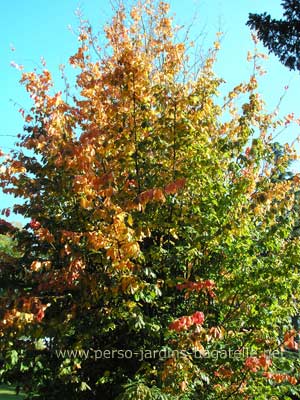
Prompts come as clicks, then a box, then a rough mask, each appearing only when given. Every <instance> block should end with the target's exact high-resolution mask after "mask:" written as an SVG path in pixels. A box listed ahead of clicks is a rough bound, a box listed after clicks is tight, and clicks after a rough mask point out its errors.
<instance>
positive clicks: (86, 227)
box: [0, 1, 300, 400]
mask: <svg viewBox="0 0 300 400" xmlns="http://www.w3.org/2000/svg"><path fill="white" fill-rule="evenodd" d="M168 10H169V6H168V4H166V3H163V2H161V3H159V4H158V6H157V7H154V6H153V5H151V2H150V1H149V2H145V3H143V4H138V5H137V6H135V7H133V8H132V9H131V10H126V9H125V8H124V7H123V6H121V7H120V8H119V9H118V10H117V12H116V14H115V16H114V18H113V20H112V22H111V24H109V25H107V27H106V29H105V35H106V39H107V46H106V47H105V48H104V49H100V48H99V46H98V44H97V38H96V37H95V36H94V35H93V31H92V29H91V27H90V26H89V25H88V23H86V22H84V21H83V22H82V24H81V26H80V30H79V37H78V39H79V47H78V50H77V52H76V54H75V55H74V56H72V57H71V58H70V60H69V61H70V64H71V66H73V67H74V68H76V69H77V70H78V72H77V80H76V86H75V88H72V95H71V93H70V90H67V92H66V95H67V96H66V100H63V98H62V93H61V92H57V91H56V92H55V91H54V92H53V90H52V87H53V82H52V80H51V74H50V72H49V71H48V70H47V69H46V67H45V66H44V67H43V70H42V71H41V72H37V71H33V72H25V73H24V74H23V75H22V78H21V83H22V84H24V85H25V87H26V89H27V91H28V92H29V94H30V97H31V99H32V100H33V106H32V108H31V110H30V111H29V112H28V113H25V112H24V118H25V122H26V127H25V132H24V135H23V136H22V138H21V139H20V143H19V150H18V151H15V152H13V153H12V154H11V155H10V156H7V157H6V158H5V159H3V162H2V165H1V185H2V188H3V191H4V192H6V193H10V194H14V195H15V196H16V197H21V198H23V199H24V203H23V204H21V205H20V204H19V205H18V204H16V205H15V206H14V211H15V212H18V213H20V214H21V215H24V216H25V215H26V216H29V217H30V218H31V221H30V223H28V224H27V225H26V226H25V227H24V228H23V229H15V228H14V227H11V226H9V224H8V225H7V226H6V228H7V234H12V235H13V237H14V238H15V240H16V241H17V244H18V251H19V253H20V254H19V255H17V256H15V257H13V258H11V259H9V260H3V261H2V262H1V264H0V267H1V268H0V274H1V279H2V280H1V282H2V283H1V285H2V286H3V291H2V295H1V297H0V303H1V308H0V309H1V322H0V335H1V351H2V354H3V358H4V361H5V362H4V364H3V367H2V369H1V378H2V380H3V381H6V382H14V383H18V384H19V385H20V386H21V387H23V388H24V390H26V391H27V393H28V397H29V398H31V397H32V396H33V394H36V393H37V394H38V395H39V398H41V399H47V400H48V399H49V400H50V399H55V398H57V397H58V396H60V397H61V398H65V399H72V400H74V399H75V400H77V399H78V400H81V399H85V400H86V399H96V398H100V397H101V398H105V399H108V400H110V399H118V400H126V399H139V400H142V399H144V400H146V399H198V400H199V399H206V400H207V399H211V400H216V399H226V398H228V399H229V398H235V399H245V398H248V399H259V398H266V396H269V397H270V396H272V395H274V396H276V395H278V396H281V395H285V394H287V393H288V392H289V391H290V390H291V387H293V385H295V384H296V383H297V379H298V374H299V368H298V367H299V360H297V359H296V358H291V359H288V358H283V357H275V356H274V354H273V353H271V352H272V351H274V350H278V351H279V352H280V349H284V348H287V347H288V348H291V349H294V350H296V347H297V343H296V342H295V336H296V332H295V331H293V330H292V326H291V322H290V316H292V315H294V314H296V313H297V310H296V309H295V298H297V296H298V297H299V293H298V286H299V280H300V278H299V274H298V272H297V269H298V267H299V252H300V242H299V238H298V237H293V236H292V235H291V232H293V229H294V226H295V218H296V217H297V215H296V212H295V208H294V205H295V193H296V192H297V191H298V190H299V181H300V178H299V177H298V176H297V175H296V176H294V177H293V178H292V179H290V180H281V179H279V178H280V177H281V176H282V174H284V173H285V171H286V170H287V168H288V165H289V162H290V160H293V159H294V158H295V157H296V154H295V150H294V149H293V148H292V147H290V146H289V145H286V146H285V147H284V149H283V150H282V152H281V153H280V154H279V153H278V154H276V152H274V144H273V143H272V138H271V134H272V132H276V129H277V128H278V127H279V126H281V125H284V124H285V123H286V120H283V121H280V120H279V121H277V120H275V117H274V114H268V113H267V112H266V111H265V110H264V105H263V101H262V100H261V98H260V96H259V93H258V91H257V79H256V76H255V75H253V76H251V77H250V79H249V81H248V82H245V83H241V84H240V85H238V86H236V87H235V88H233V89H232V91H230V92H229V93H228V95H227V96H226V98H225V99H224V100H223V98H220V95H219V93H218V88H219V86H220V85H221V83H222V79H220V78H218V77H217V76H216V75H215V74H214V72H213V64H214V61H215V58H216V54H217V49H218V48H219V43H218V41H216V43H215V44H214V47H213V48H212V49H211V51H210V53H209V55H208V57H207V59H206V60H205V62H204V63H202V64H199V69H198V71H197V72H196V73H191V71H194V70H195V68H191V67H193V65H192V66H191V62H189V60H188V51H187V48H188V45H189V44H188V43H183V42H180V41H179V40H177V39H176V37H177V38H178V36H180V35H179V34H178V31H177V30H176V28H174V26H173V25H172V19H171V18H170V17H169V15H168ZM257 57H258V56H257ZM257 57H255V60H257ZM257 67H259V66H257ZM289 122H290V120H289ZM70 350H72V351H73V353H70ZM82 350H84V352H82ZM105 350H106V353H104V351H105ZM153 350H156V351H160V352H161V353H160V357H159V356H158V354H157V353H156V354H154V353H151V351H153ZM80 351H81V352H80ZM125 351H127V353H125ZM112 352H114V353H112ZM101 354H102V357H101ZM105 354H108V356H105ZM122 354H123V356H122ZM142 355H143V356H144V357H142ZM292 390H294V391H295V392H296V388H294V389H292ZM287 398H288V397H287Z"/></svg>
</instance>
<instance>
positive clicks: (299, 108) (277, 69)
mask: <svg viewBox="0 0 300 400" xmlns="http://www.w3.org/2000/svg"><path fill="white" fill-rule="evenodd" d="M110 3H111V2H110V1H109V0H81V1H77V0H51V1H49V0H48V1H46V0H26V1H23V0H15V1H14V2H13V1H7V0H2V1H1V2H0V15H1V30H2V32H1V33H2V34H1V39H0V87H1V91H0V104H1V108H0V113H1V122H2V123H1V126H0V148H2V149H3V151H5V152H7V151H8V150H9V149H10V148H12V147H13V146H14V142H15V141H16V137H15V135H17V134H18V133H19V132H21V131H22V127H23V120H22V118H21V116H20V115H19V113H18V110H19V109H20V108H21V107H22V108H29V107H30V101H29V99H28V96H27V94H26V92H25V90H24V89H23V88H22V87H21V86H20V85H19V83H18V80H19V78H20V72H19V71H17V70H16V69H14V68H12V67H11V66H10V63H11V61H14V62H16V63H18V64H22V65H24V68H25V70H32V69H33V68H34V67H36V66H38V65H40V57H44V58H45V60H46V61H47V68H48V69H49V70H50V71H51V72H52V73H53V75H54V77H55V79H56V80H57V81H58V83H59V75H60V74H59V71H58V66H59V65H60V64H65V63H67V60H68V58H69V56H70V55H72V54H73V53H74V52H75V50H76V45H77V38H76V36H75V35H74V34H73V33H72V32H71V30H70V26H72V27H73V28H74V29H76V27H77V26H78V19H77V17H76V15H75V11H76V9H77V8H78V7H79V8H80V9H81V10H82V12H83V13H84V15H85V17H86V18H87V19H89V20H90V22H91V23H92V25H93V27H94V28H95V29H96V30H99V31H101V28H102V27H103V24H104V23H105V22H106V21H107V20H109V18H110V16H111V6H110ZM170 5H171V11H172V12H174V13H175V14H176V22H178V23H179V24H180V25H181V24H184V25H189V24H190V23H191V21H192V20H193V18H194V23H193V29H192V33H194V34H195V35H198V34H199V33H201V34H202V35H201V37H200V41H201V42H202V43H203V46H204V48H206V49H207V48H208V47H209V45H211V44H212V43H213V41H214V39H215V33H216V32H217V31H219V30H221V31H222V32H224V36H223V39H222V43H221V51H220V53H219V60H218V63H217V65H216V71H217V73H218V75H219V76H220V77H222V78H223V79H225V80H226V82H227V83H226V85H224V93H225V89H226V88H230V87H233V86H234V85H235V84H238V83H239V82H241V81H242V80H246V79H247V77H249V75H250V74H251V71H252V66H251V65H250V64H249V63H247V61H246V56H247V52H248V50H250V51H251V50H253V43H252V41H251V36H250V30H249V28H248V27H247V26H246V25H245V23H246V21H247V16H248V13H249V12H254V13H255V12H263V11H267V12H270V13H271V14H272V16H274V17H279V16H280V15H281V11H282V9H281V7H280V0H196V1H195V0H185V1H182V0H171V1H170ZM12 49H15V50H14V51H12ZM262 49H263V48H262ZM265 66H266V69H267V71H268V73H267V75H265V76H264V77H262V78H261V85H260V88H261V89H260V91H261V93H262V95H263V98H264V99H265V101H266V103H267V108H268V109H269V110H270V111H271V110H272V109H274V108H275V106H276V105H277V103H278V100H279V98H280V97H281V95H282V94H283V93H284V92H285V90H284V87H285V86H286V85H288V86H289V90H288V91H286V94H285V96H284V99H283V101H282V104H281V115H284V114H287V113H290V112H294V113H295V115H296V116H297V117H300V102H299V88H300V76H299V73H297V72H291V71H289V70H288V69H286V68H285V67H283V66H282V65H281V64H280V63H279V61H278V60H277V59H276V58H275V57H273V56H270V57H269V60H268V61H266V62H265ZM299 134H300V128H299V127H297V126H296V125H295V126H293V127H292V128H289V130H287V131H285V132H283V133H282V134H281V136H280V137H279V138H278V139H280V141H281V142H286V141H288V142H291V141H292V140H293V139H294V138H296V137H297V136H298V135H299ZM6 135H13V136H6ZM12 203H13V199H11V198H9V197H8V196H3V195H0V209H1V208H4V207H8V206H11V205H12ZM18 218H19V217H16V216H12V217H11V220H16V219H18Z"/></svg>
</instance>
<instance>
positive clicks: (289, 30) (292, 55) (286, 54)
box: [247, 0, 300, 70]
mask: <svg viewBox="0 0 300 400" xmlns="http://www.w3.org/2000/svg"><path fill="white" fill-rule="evenodd" d="M281 4H282V6H283V8H284V13H283V17H284V18H283V19H280V20H277V19H273V18H271V16H270V15H269V14H267V13H266V12H265V13H263V14H249V19H248V22H247V25H249V26H250V27H251V29H255V30H256V31H257V35H258V38H259V39H260V40H261V41H262V42H263V44H264V46H266V47H267V48H268V49H269V51H270V52H271V53H274V54H275V55H276V56H277V57H278V58H279V60H280V61H281V62H282V63H283V64H284V65H285V66H286V67H288V68H290V69H297V70H300V44H299V38H300V2H299V0H283V1H282V2H281Z"/></svg>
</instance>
